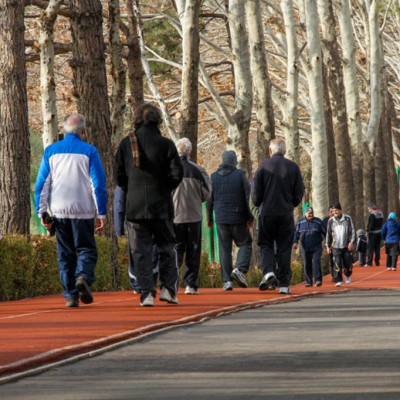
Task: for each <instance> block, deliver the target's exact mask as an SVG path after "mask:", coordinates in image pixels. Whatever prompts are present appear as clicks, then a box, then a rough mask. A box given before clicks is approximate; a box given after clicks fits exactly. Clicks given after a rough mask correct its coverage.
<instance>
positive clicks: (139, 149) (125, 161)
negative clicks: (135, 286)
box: [116, 104, 183, 307]
mask: <svg viewBox="0 0 400 400" xmlns="http://www.w3.org/2000/svg"><path fill="white" fill-rule="evenodd" d="M161 122H162V118H161V111H160V110H159V109H158V108H157V107H154V106H153V105H151V104H143V105H142V106H140V107H139V108H138V109H137V112H136V115H135V131H134V132H132V133H131V134H130V135H129V136H128V137H126V138H125V139H123V140H122V141H121V143H120V145H119V148H118V152H117V156H116V167H117V168H116V169H117V184H118V185H119V186H121V187H122V188H123V189H124V190H125V191H126V192H127V194H126V219H127V221H128V223H127V224H128V231H129V243H130V246H131V251H132V255H133V263H134V270H135V271H137V278H138V283H139V285H140V288H141V296H140V304H141V305H142V306H143V307H152V306H153V305H154V298H155V296H156V290H155V288H154V281H153V263H152V248H153V240H154V243H155V244H156V245H157V249H158V253H159V272H160V280H161V294H160V300H161V301H166V302H168V303H171V304H177V303H178V299H177V298H176V292H177V289H178V288H177V282H178V270H177V267H176V257H175V249H174V247H175V235H174V230H173V218H174V205H173V202H172V191H173V190H174V189H175V188H176V187H177V186H178V185H179V184H180V183H181V181H182V176H183V167H182V164H181V161H180V159H179V156H178V152H177V151H176V147H175V144H174V143H173V142H172V141H171V140H169V139H167V138H165V137H163V136H162V135H161V132H160V129H159V126H160V124H161Z"/></svg>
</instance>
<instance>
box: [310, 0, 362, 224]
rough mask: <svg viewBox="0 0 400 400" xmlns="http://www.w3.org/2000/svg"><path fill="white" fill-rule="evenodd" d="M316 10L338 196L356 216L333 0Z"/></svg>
mask: <svg viewBox="0 0 400 400" xmlns="http://www.w3.org/2000/svg"><path fill="white" fill-rule="evenodd" d="M318 11H319V15H320V17H321V23H322V24H321V25H322V43H323V46H322V54H323V60H324V63H325V65H326V72H327V82H328V88H329V98H330V109H331V111H332V121H333V126H332V127H333V134H334V136H335V149H336V165H337V180H338V188H339V199H340V202H341V204H342V207H343V208H344V210H346V212H347V213H348V214H350V215H351V216H352V217H353V218H354V219H355V220H357V217H356V210H357V208H356V199H355V191H354V182H353V170H352V156H351V146H350V138H349V132H348V127H347V115H346V101H345V94H344V84H343V71H342V66H341V59H340V54H339V46H338V43H337V39H336V38H337V35H336V23H335V17H334V14H333V8H332V0H318ZM360 212H362V210H360Z"/></svg>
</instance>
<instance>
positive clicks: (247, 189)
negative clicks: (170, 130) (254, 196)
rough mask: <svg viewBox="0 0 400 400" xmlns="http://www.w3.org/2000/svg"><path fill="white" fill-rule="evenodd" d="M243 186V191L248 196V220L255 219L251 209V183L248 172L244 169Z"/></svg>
mask: <svg viewBox="0 0 400 400" xmlns="http://www.w3.org/2000/svg"><path fill="white" fill-rule="evenodd" d="M242 186H243V192H244V195H245V198H246V208H247V221H253V220H254V216H253V213H252V212H251V210H250V206H249V198H250V183H249V180H248V179H247V176H246V173H245V172H244V171H243V175H242Z"/></svg>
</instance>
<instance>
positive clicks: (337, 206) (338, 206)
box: [332, 202, 342, 210]
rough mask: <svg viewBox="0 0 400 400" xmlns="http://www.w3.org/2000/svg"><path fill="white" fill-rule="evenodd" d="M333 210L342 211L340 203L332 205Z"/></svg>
mask: <svg viewBox="0 0 400 400" xmlns="http://www.w3.org/2000/svg"><path fill="white" fill-rule="evenodd" d="M332 208H336V210H341V209H342V206H341V204H340V203H339V202H337V203H333V204H332Z"/></svg>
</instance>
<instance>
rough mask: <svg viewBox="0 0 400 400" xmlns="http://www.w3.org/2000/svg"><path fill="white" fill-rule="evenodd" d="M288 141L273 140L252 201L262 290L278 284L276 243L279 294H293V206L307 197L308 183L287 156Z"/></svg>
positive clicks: (256, 176)
mask: <svg viewBox="0 0 400 400" xmlns="http://www.w3.org/2000/svg"><path fill="white" fill-rule="evenodd" d="M285 152H286V145H285V142H284V141H283V140H281V139H273V140H272V141H271V143H270V145H269V155H270V158H268V159H266V160H265V161H264V162H263V163H262V164H261V165H260V166H259V168H258V170H257V172H256V174H255V176H254V182H253V189H252V194H251V195H252V200H253V203H254V205H255V206H256V207H259V211H260V217H259V234H258V244H259V246H260V249H261V263H262V269H263V274H264V277H263V279H262V281H261V283H260V286H259V289H260V290H265V289H267V288H268V287H271V286H272V287H274V286H275V285H276V276H275V273H274V270H275V255H274V242H276V246H277V259H278V267H279V269H278V280H279V286H280V289H279V293H284V294H289V293H290V289H289V286H290V280H291V275H292V270H291V266H290V259H291V248H292V243H293V234H294V219H293V208H294V207H296V206H298V205H299V204H300V202H301V199H302V198H303V194H304V184H303V178H302V176H301V172H300V169H299V167H298V165H297V164H296V163H294V162H293V161H290V160H288V159H286V158H285V157H284V154H285Z"/></svg>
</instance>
